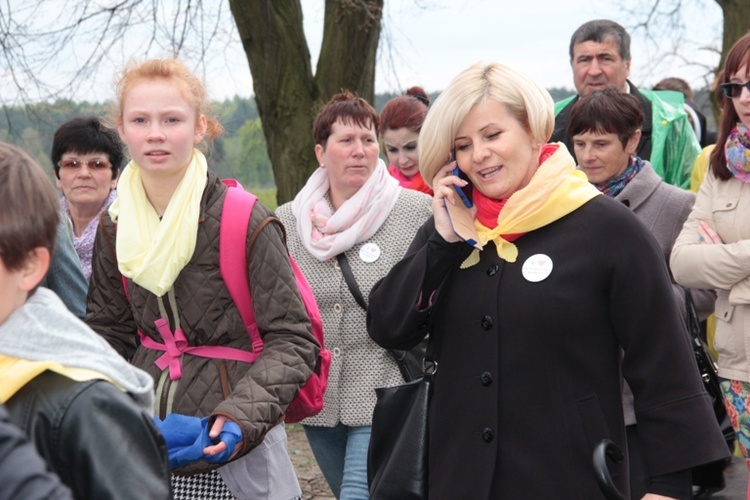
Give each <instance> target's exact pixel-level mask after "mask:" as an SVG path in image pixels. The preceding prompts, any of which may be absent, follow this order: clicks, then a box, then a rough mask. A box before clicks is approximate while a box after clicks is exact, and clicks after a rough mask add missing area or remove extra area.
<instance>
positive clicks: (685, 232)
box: [671, 171, 750, 382]
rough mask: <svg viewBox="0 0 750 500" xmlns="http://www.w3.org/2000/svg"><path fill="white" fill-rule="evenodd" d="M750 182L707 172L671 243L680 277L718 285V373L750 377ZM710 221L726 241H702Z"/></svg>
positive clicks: (692, 282)
mask: <svg viewBox="0 0 750 500" xmlns="http://www.w3.org/2000/svg"><path fill="white" fill-rule="evenodd" d="M749 214H750V184H745V183H743V182H742V181H740V180H738V179H736V178H734V177H733V178H731V179H729V180H728V181H721V180H719V179H717V178H716V176H714V174H713V173H712V172H710V171H709V172H708V173H707V174H706V177H705V180H704V181H703V185H702V186H701V189H700V191H699V192H698V197H697V198H696V201H695V205H694V206H693V210H692V212H691V213H690V216H689V217H688V220H687V221H686V222H685V225H684V227H683V228H682V231H681V232H680V235H679V236H678V237H677V241H676V242H675V245H674V248H673V249H672V257H671V268H672V274H673V275H674V278H675V280H676V281H677V282H678V283H680V284H681V285H684V286H687V287H691V288H713V289H715V290H716V295H717V297H716V309H715V314H716V318H717V325H716V338H715V341H714V342H715V347H716V351H717V352H718V353H719V375H721V376H722V377H725V378H729V379H733V380H742V381H745V382H750V366H748V353H749V352H750V218H749ZM701 221H705V222H707V223H708V225H709V226H711V227H712V228H713V229H714V230H715V231H716V232H717V233H718V234H719V236H720V237H721V239H722V241H723V242H724V243H723V244H720V245H712V244H700V242H699V240H698V226H699V224H700V222H701Z"/></svg>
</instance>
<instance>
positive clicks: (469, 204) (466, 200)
mask: <svg viewBox="0 0 750 500" xmlns="http://www.w3.org/2000/svg"><path fill="white" fill-rule="evenodd" d="M451 161H456V150H455V149H453V150H451ZM451 174H452V175H455V176H456V177H460V178H463V177H462V175H461V169H460V168H458V163H456V168H454V169H453V172H451ZM453 187H454V188H455V189H456V192H457V193H458V196H459V197H460V198H461V200H462V201H463V202H464V205H466V208H471V207H472V206H474V204H473V203H472V202H471V200H469V197H468V196H466V193H465V192H464V190H463V188H461V186H459V185H458V184H454V185H453Z"/></svg>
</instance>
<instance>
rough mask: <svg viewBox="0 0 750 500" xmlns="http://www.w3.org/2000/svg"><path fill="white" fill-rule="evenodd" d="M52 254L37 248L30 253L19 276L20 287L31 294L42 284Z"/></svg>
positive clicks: (42, 248) (44, 249)
mask: <svg viewBox="0 0 750 500" xmlns="http://www.w3.org/2000/svg"><path fill="white" fill-rule="evenodd" d="M50 258H51V256H50V252H49V250H47V249H46V248H44V247H36V248H35V249H33V250H32V251H31V252H29V254H28V256H27V257H26V261H25V262H24V263H23V266H21V269H20V270H19V275H18V286H19V288H20V289H21V290H23V291H25V292H30V291H32V290H33V289H34V288H36V287H37V286H38V285H39V283H41V282H42V280H43V279H44V276H45V275H46V274H47V270H48V269H49V263H50Z"/></svg>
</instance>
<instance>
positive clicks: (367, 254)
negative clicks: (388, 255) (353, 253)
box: [359, 243, 380, 264]
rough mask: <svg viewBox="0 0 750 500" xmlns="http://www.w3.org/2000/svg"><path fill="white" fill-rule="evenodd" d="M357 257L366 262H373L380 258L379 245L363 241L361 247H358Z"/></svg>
mask: <svg viewBox="0 0 750 500" xmlns="http://www.w3.org/2000/svg"><path fill="white" fill-rule="evenodd" d="M359 258H360V259H362V261H363V262H367V263H368V264H369V263H371V262H375V261H376V260H378V259H379V258H380V247H379V246H377V245H376V244H375V243H365V244H364V245H362V248H360V249H359Z"/></svg>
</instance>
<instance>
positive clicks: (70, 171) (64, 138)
mask: <svg viewBox="0 0 750 500" xmlns="http://www.w3.org/2000/svg"><path fill="white" fill-rule="evenodd" d="M50 157H51V159H52V166H53V167H54V169H55V178H56V179H57V187H58V188H60V189H61V190H62V192H63V196H62V198H60V208H61V209H62V211H63V213H65V214H66V215H67V216H68V217H70V221H71V222H72V224H73V246H74V247H75V249H76V253H77V254H78V258H79V259H81V266H82V267H83V275H84V276H85V277H86V279H87V280H88V279H90V278H91V256H92V254H93V251H94V238H95V237H96V226H97V223H98V222H99V214H101V213H102V212H103V211H104V210H105V209H106V208H107V207H109V206H110V205H111V204H112V202H113V201H114V199H115V198H116V197H117V193H116V192H115V186H117V177H118V175H119V173H120V165H121V164H122V160H123V157H124V153H123V148H122V143H121V142H120V138H119V137H118V135H117V131H116V130H114V129H111V128H107V127H105V126H104V125H103V124H102V122H101V120H99V118H96V117H86V118H74V119H73V120H70V121H69V122H66V123H63V124H62V125H60V128H58V129H57V131H55V136H54V138H53V139H52V153H51V154H50Z"/></svg>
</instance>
